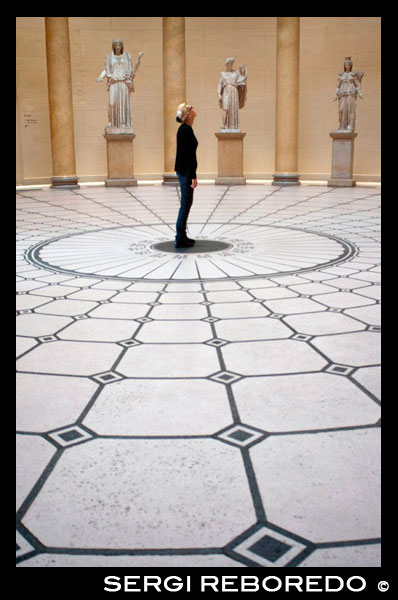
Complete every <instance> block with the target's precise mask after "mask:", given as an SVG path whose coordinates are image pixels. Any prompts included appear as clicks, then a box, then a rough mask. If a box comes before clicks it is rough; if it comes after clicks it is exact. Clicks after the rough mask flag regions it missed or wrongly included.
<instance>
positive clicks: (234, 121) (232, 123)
mask: <svg viewBox="0 0 398 600" xmlns="http://www.w3.org/2000/svg"><path fill="white" fill-rule="evenodd" d="M234 62H235V59H234V58H233V57H231V58H227V60H226V61H225V65H226V71H221V76H220V81H219V82H218V100H219V102H220V108H221V109H222V127H221V128H220V132H222V133H228V132H238V131H240V124H239V109H240V108H243V107H244V105H245V102H246V96H247V74H248V71H247V67H245V66H244V65H243V66H241V67H239V70H238V71H235V70H234V69H233V64H234Z"/></svg>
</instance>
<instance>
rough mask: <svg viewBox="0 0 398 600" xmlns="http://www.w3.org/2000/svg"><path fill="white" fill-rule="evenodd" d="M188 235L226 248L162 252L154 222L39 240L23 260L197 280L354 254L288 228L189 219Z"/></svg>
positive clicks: (108, 273)
mask: <svg viewBox="0 0 398 600" xmlns="http://www.w3.org/2000/svg"><path fill="white" fill-rule="evenodd" d="M199 231H200V232H201V234H200V235H198V234H197V232H199ZM191 235H195V236H196V237H197V238H198V239H201V240H206V239H212V240H217V241H223V242H227V243H228V244H230V246H231V247H230V248H227V249H226V250H222V251H220V252H212V253H207V252H206V253H200V252H199V253H197V254H195V253H193V254H191V253H190V254H184V253H176V254H172V253H169V252H161V251H159V250H157V249H154V248H153V245H154V244H155V243H158V242H162V241H166V240H168V239H169V238H170V230H169V228H168V226H167V225H163V224H161V225H158V224H156V225H148V226H123V227H116V228H115V227H112V228H103V229H98V230H96V231H90V232H85V233H79V234H73V235H68V236H63V237H61V238H59V239H55V240H52V241H50V242H44V243H40V244H38V245H37V246H36V247H34V248H32V249H31V250H30V251H29V252H28V254H27V258H28V259H29V260H30V262H32V263H33V264H35V265H36V266H39V267H44V268H47V269H53V270H55V271H58V272H61V273H72V274H76V275H84V276H88V277H90V276H91V277H98V276H100V277H103V278H112V279H115V278H116V279H118V278H120V279H123V280H136V279H143V280H153V281H164V280H175V281H179V280H183V281H186V280H190V281H196V280H207V279H214V280H220V279H224V278H230V277H239V278H242V277H267V276H268V277H270V276H275V275H277V274H287V273H296V272H303V271H306V270H309V269H310V270H313V269H316V268H320V267H325V266H330V265H333V264H336V263H338V262H341V261H343V260H347V258H349V257H350V256H352V255H353V254H354V252H355V247H354V246H353V244H350V243H347V242H345V241H343V240H341V239H339V238H336V237H333V236H330V235H325V234H319V233H313V232H310V231H306V230H300V229H295V228H291V227H281V226H270V225H256V224H249V225H246V224H239V225H236V224H220V223H219V222H214V223H213V222H208V223H206V224H203V223H193V224H191Z"/></svg>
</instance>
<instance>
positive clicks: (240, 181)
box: [215, 177, 246, 185]
mask: <svg viewBox="0 0 398 600" xmlns="http://www.w3.org/2000/svg"><path fill="white" fill-rule="evenodd" d="M215 183H216V184H217V185H245V184H246V179H245V178H244V177H217V178H216V180H215Z"/></svg>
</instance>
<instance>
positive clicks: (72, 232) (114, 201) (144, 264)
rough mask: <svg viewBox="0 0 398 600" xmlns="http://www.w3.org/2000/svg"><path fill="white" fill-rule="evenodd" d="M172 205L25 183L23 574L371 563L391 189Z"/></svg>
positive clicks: (20, 395) (375, 538)
mask: <svg viewBox="0 0 398 600" xmlns="http://www.w3.org/2000/svg"><path fill="white" fill-rule="evenodd" d="M178 205H179V190H178V188H174V187H172V188H169V187H165V186H161V185H139V186H137V187H134V188H103V187H97V186H95V187H94V186H91V187H90V186H84V187H81V188H80V189H77V190H68V191H66V190H50V189H36V190H29V191H28V190H24V191H19V192H18V193H17V225H18V233H17V540H16V551H17V552H16V553H17V565H18V566H19V567H68V566H87V567H101V566H107V567H109V566H130V567H137V568H139V567H152V566H153V567H158V566H166V567H168V566H174V567H179V566H181V567H196V566H197V567H200V566H206V567H224V566H225V567H248V566H249V567H250V566H260V567H343V566H353V567H354V566H355V567H364V566H370V567H377V566H380V453H379V449H380V445H379V444H380V425H381V419H380V406H381V398H380V332H381V323H380V231H379V230H380V227H379V224H380V195H379V190H378V189H377V188H366V187H357V188H350V189H349V188H328V187H323V186H305V185H302V186H300V187H295V188H283V187H275V186H272V185H246V186H230V187H228V186H215V185H205V184H202V185H199V187H198V188H197V189H196V190H195V197H194V204H193V207H192V210H191V214H190V219H189V232H188V234H189V235H190V237H195V238H196V239H197V240H198V245H197V247H196V249H194V250H195V251H192V250H191V249H190V250H189V251H187V252H185V251H176V252H170V244H167V242H169V241H170V240H172V239H173V237H174V223H175V218H176V214H177V211H178ZM214 242H217V244H215V243H214Z"/></svg>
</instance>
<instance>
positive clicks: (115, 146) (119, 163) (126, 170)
mask: <svg viewBox="0 0 398 600" xmlns="http://www.w3.org/2000/svg"><path fill="white" fill-rule="evenodd" d="M104 138H105V139H106V153H107V159H108V177H107V179H105V185H106V186H107V187H113V186H129V185H137V180H136V178H135V177H134V163H133V141H134V138H135V133H133V129H132V128H124V129H118V128H115V127H106V129H105V134H104Z"/></svg>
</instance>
